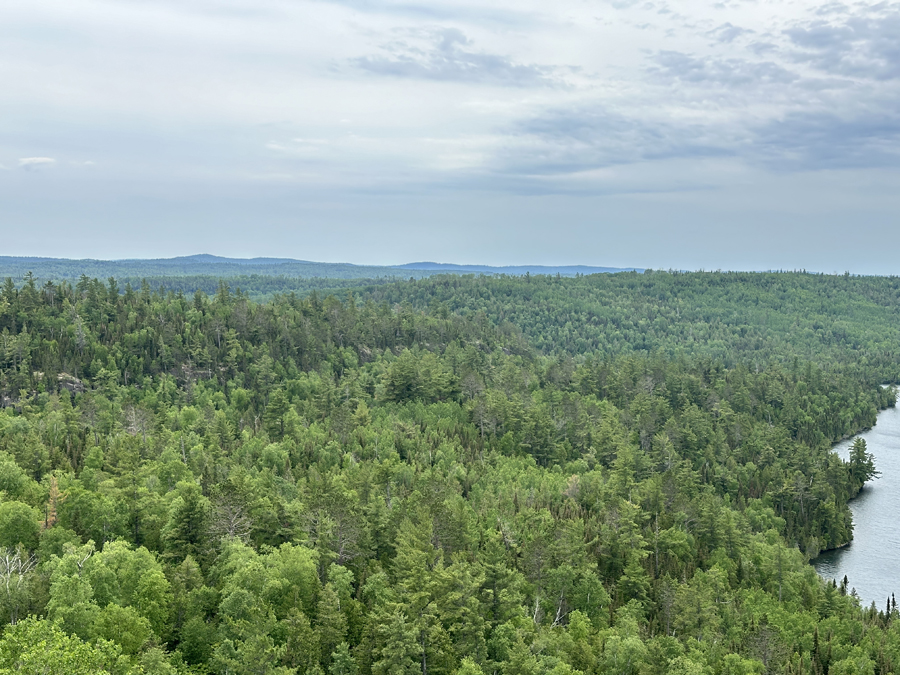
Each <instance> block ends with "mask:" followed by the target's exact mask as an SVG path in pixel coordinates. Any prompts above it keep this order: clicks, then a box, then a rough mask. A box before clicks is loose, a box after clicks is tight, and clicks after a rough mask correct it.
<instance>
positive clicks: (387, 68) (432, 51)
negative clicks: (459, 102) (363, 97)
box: [354, 28, 562, 87]
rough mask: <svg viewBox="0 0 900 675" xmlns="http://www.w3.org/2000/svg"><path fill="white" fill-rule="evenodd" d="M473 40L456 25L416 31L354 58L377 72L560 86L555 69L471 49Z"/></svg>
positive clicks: (433, 77) (414, 76)
mask: <svg viewBox="0 0 900 675" xmlns="http://www.w3.org/2000/svg"><path fill="white" fill-rule="evenodd" d="M471 45H472V42H471V40H469V39H468V38H467V37H466V35H465V34H464V33H463V32H462V31H461V30H459V29H457V28H441V29H433V30H426V31H416V32H415V33H413V34H411V35H409V36H408V37H407V39H403V40H396V41H394V42H391V43H389V44H386V45H384V46H383V47H382V51H383V52H385V53H384V54H382V55H378V56H365V57H361V58H358V59H355V60H354V63H355V65H356V66H357V67H359V68H361V69H363V70H365V71H368V72H370V73H374V74H377V75H389V76H392V77H407V78H420V79H428V80H444V81H458V82H472V83H483V84H493V85H500V86H512V87H532V86H557V85H559V84H562V81H561V80H560V79H558V78H557V77H556V75H555V69H554V68H551V67H547V66H538V65H533V64H520V63H515V62H513V61H512V60H511V59H508V58H507V57H505V56H501V55H499V54H487V53H484V52H478V51H474V50H471V49H470V47H471Z"/></svg>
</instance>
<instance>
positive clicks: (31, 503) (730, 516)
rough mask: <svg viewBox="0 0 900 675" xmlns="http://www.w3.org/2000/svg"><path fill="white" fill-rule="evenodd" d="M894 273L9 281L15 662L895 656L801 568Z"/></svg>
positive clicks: (849, 472)
mask: <svg viewBox="0 0 900 675" xmlns="http://www.w3.org/2000/svg"><path fill="white" fill-rule="evenodd" d="M898 295H900V280H896V279H888V278H855V277H824V276H815V275H805V274H758V275H752V274H748V275H737V274H715V273H708V274H669V273H647V274H636V273H627V274H616V275H594V276H587V277H578V278H573V279H565V278H556V277H548V276H535V277H532V276H526V277H500V278H487V277H451V276H440V277H433V278H429V279H421V280H417V281H407V282H402V283H385V284H381V285H378V286H370V287H365V288H360V289H357V290H356V291H353V292H348V293H346V294H345V295H342V297H340V298H336V297H334V296H327V297H323V296H321V295H319V294H318V293H315V292H313V293H310V294H309V295H306V296H304V297H300V296H298V295H295V294H284V295H278V296H276V297H275V298H274V299H273V300H271V301H269V302H265V303H256V302H254V301H252V300H250V299H249V298H248V297H247V296H246V295H245V294H240V293H235V292H232V291H230V290H229V289H228V287H227V286H226V285H225V284H224V283H220V284H218V287H217V288H216V290H215V292H214V293H212V292H210V293H206V292H202V291H201V292H197V293H195V294H193V295H191V294H184V293H175V292H168V293H165V292H161V291H158V290H154V289H153V288H152V287H151V286H150V285H149V284H145V285H144V286H143V287H139V286H137V285H136V284H135V287H133V286H132V285H131V284H126V283H119V282H117V281H116V280H114V279H110V280H108V281H106V282H100V281H97V280H91V279H88V278H87V277H84V278H82V279H81V280H80V281H79V282H78V283H77V284H74V285H70V284H69V283H67V282H63V283H59V284H57V283H51V282H47V283H44V282H40V281H38V280H37V279H35V278H34V277H32V276H29V277H27V278H26V279H25V280H24V282H23V283H21V284H18V283H14V282H13V280H9V281H7V283H6V284H5V285H4V287H3V290H2V293H0V397H2V398H0V403H2V406H3V408H2V410H0V497H2V501H0V580H2V582H3V583H2V584H0V620H2V621H3V622H4V628H3V632H2V635H0V672H3V673H5V672H27V673H46V672H52V673H63V672H65V673H96V672H102V671H106V672H109V673H140V672H144V673H223V674H224V673H248V674H249V673H285V674H286V673H299V674H302V673H308V674H310V675H312V674H319V673H321V674H325V673H328V674H330V675H349V674H356V675H369V674H370V673H372V674H375V675H400V674H412V673H422V674H423V675H424V674H426V673H433V674H434V675H441V674H447V675H453V674H457V675H477V674H479V673H483V674H485V675H487V674H493V673H496V674H497V675H531V674H535V675H537V674H538V673H541V674H543V673H554V674H555V675H566V674H577V673H584V674H588V673H616V674H626V675H632V674H634V675H637V674H644V673H646V674H648V675H649V674H655V673H659V674H662V673H684V674H693V673H698V674H715V675H718V674H720V673H721V674H729V675H737V674H740V673H748V674H749V673H770V672H771V673H775V672H778V673H782V672H785V673H809V674H816V675H818V674H821V673H832V674H835V675H836V674H839V673H888V672H893V671H894V669H895V667H898V666H900V621H896V619H897V618H898V615H897V610H896V606H888V607H880V608H874V607H870V608H861V607H859V603H858V600H857V599H856V598H855V597H853V596H852V595H851V594H849V593H848V589H847V588H846V587H843V586H840V587H839V586H835V585H834V584H830V583H825V582H823V581H822V580H821V579H819V578H818V577H817V575H816V574H815V572H814V570H813V569H812V567H811V566H810V565H809V564H808V560H809V558H810V557H812V556H815V555H816V554H817V553H818V552H819V551H821V550H823V549H827V548H831V547H834V546H839V545H843V544H845V543H846V542H847V541H849V539H850V538H851V537H852V523H851V519H850V512H849V510H848V508H847V501H848V500H849V499H850V498H851V497H852V496H854V495H855V494H857V493H858V491H859V490H860V489H861V487H862V485H863V484H864V483H865V481H867V480H868V479H869V478H871V477H872V476H873V475H874V472H875V469H876V467H874V466H872V463H871V457H870V456H868V455H867V453H866V452H865V448H859V449H858V450H857V451H856V452H854V453H853V455H852V457H851V460H850V461H849V462H846V463H845V462H842V461H841V460H840V459H839V458H838V457H837V456H836V455H835V454H834V453H832V452H831V451H830V447H831V444H832V443H833V442H834V441H836V440H838V439H840V438H844V437H847V436H848V435H851V434H853V433H855V432H857V431H859V430H861V429H863V428H866V427H868V426H871V425H872V424H873V423H874V421H875V417H876V413H877V411H878V410H879V409H882V408H884V407H886V406H889V405H893V401H894V394H895V390H894V389H893V388H883V387H881V386H880V385H881V384H883V383H888V382H898V381H900V368H898V364H900V360H898V358H897V356H898V354H897V351H898V348H900V343H898V334H897V332H898V325H900V324H898V323H897V321H896V318H897V312H898V309H900V302H898Z"/></svg>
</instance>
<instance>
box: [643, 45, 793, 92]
mask: <svg viewBox="0 0 900 675" xmlns="http://www.w3.org/2000/svg"><path fill="white" fill-rule="evenodd" d="M653 60H654V61H655V64H656V65H654V66H652V67H650V68H649V69H648V70H649V72H650V74H651V75H653V76H655V77H656V78H658V79H662V80H666V81H676V82H686V83H691V84H708V85H715V86H728V87H745V86H747V85H759V84H769V83H775V84H790V83H792V82H794V81H796V80H797V79H798V76H797V75H796V74H795V73H792V72H791V71H789V70H787V69H785V68H783V67H782V66H780V65H778V64H777V63H774V62H773V61H749V60H746V59H740V58H729V59H721V58H715V57H711V56H707V57H697V56H693V55H691V54H684V53H682V52H675V51H662V52H659V53H658V54H656V55H655V57H654V59H653Z"/></svg>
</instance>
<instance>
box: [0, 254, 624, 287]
mask: <svg viewBox="0 0 900 675" xmlns="http://www.w3.org/2000/svg"><path fill="white" fill-rule="evenodd" d="M635 270H637V271H640V270H639V269H638V268H633V267H628V268H617V267H589V266H586V265H559V266H548V265H514V266H507V267H495V266H491V265H455V264H450V263H435V262H414V263H406V264H403V265H395V266H388V265H354V264H351V263H323V262H312V261H309V260H294V259H292V258H224V257H221V256H216V255H209V254H206V253H201V254H197V255H189V256H179V257H176V258H155V259H140V258H133V259H124V260H93V259H84V260H70V259H67V258H44V257H13V256H0V278H4V277H12V278H13V279H14V280H15V281H17V282H18V281H20V280H21V278H22V277H23V276H24V275H25V274H26V273H27V272H32V273H33V274H34V275H35V276H36V277H38V278H39V279H52V280H54V281H59V280H70V281H71V280H74V279H78V278H80V277H81V276H82V275H86V276H88V277H91V278H98V279H106V278H108V277H116V278H138V279H140V278H152V277H173V276H177V277H191V276H216V277H223V278H228V277H236V276H244V275H247V274H254V275H260V276H283V277H288V278H304V279H313V278H319V279H388V278H389V279H408V278H410V277H414V278H417V279H420V278H423V277H428V276H432V275H434V274H507V275H511V276H519V275H524V274H550V275H556V274H560V275H562V276H575V275H576V274H600V273H612V272H626V271H635Z"/></svg>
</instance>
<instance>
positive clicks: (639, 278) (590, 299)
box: [364, 271, 900, 382]
mask: <svg viewBox="0 0 900 675" xmlns="http://www.w3.org/2000/svg"><path fill="white" fill-rule="evenodd" d="M364 297H366V298H371V299H372V300H373V301H375V302H388V303H391V304H394V303H402V302H409V303H411V304H412V306H414V307H416V308H418V309H424V310H427V309H429V308H432V307H441V306H443V307H444V308H445V309H446V310H449V311H452V312H458V313H463V314H474V313H477V312H484V313H486V314H487V315H488V316H490V317H492V319H494V320H496V321H498V322H503V321H508V322H510V323H511V324H514V325H515V326H516V327H517V328H518V329H520V330H521V331H522V332H523V333H524V334H525V336H527V338H528V340H529V341H530V342H531V343H532V344H533V345H534V346H535V347H536V348H537V349H539V350H540V351H542V352H544V353H549V354H568V355H576V354H597V353H599V354H602V355H616V354H624V353H629V352H633V351H640V350H644V351H655V350H661V351H662V352H664V353H665V354H667V355H668V356H674V355H678V354H684V355H698V354H702V355H707V356H711V357H713V358H715V359H717V360H720V361H721V362H722V363H724V364H725V365H727V366H731V365H733V364H735V363H743V364H744V365H749V366H751V367H755V366H763V365H765V364H767V363H769V362H771V361H773V360H777V361H780V362H781V363H784V364H787V365H790V364H791V363H792V362H793V361H794V360H795V359H799V360H801V361H811V362H815V363H820V364H823V366H825V367H827V368H829V369H834V368H843V369H847V370H848V371H849V372H852V373H854V376H855V377H859V378H861V379H868V378H871V377H873V376H876V377H880V378H882V379H883V381H891V382H897V381H900V277H854V276H850V275H841V276H836V275H835V276H832V275H823V274H807V273H801V272H772V273H740V272H726V273H722V272H690V273H680V272H658V271H657V272H651V271H647V272H644V273H619V274H594V275H590V276H581V277H578V278H574V279H572V278H570V279H566V278H557V277H551V276H531V277H524V278H523V277H505V278H504V277H500V278H496V277H495V278H490V277H472V276H468V277H452V276H438V277H432V278H429V279H421V280H418V281H415V282H408V283H393V284H387V285H383V286H379V287H377V288H374V287H373V288H370V289H368V290H367V292H366V293H365V294H364Z"/></svg>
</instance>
